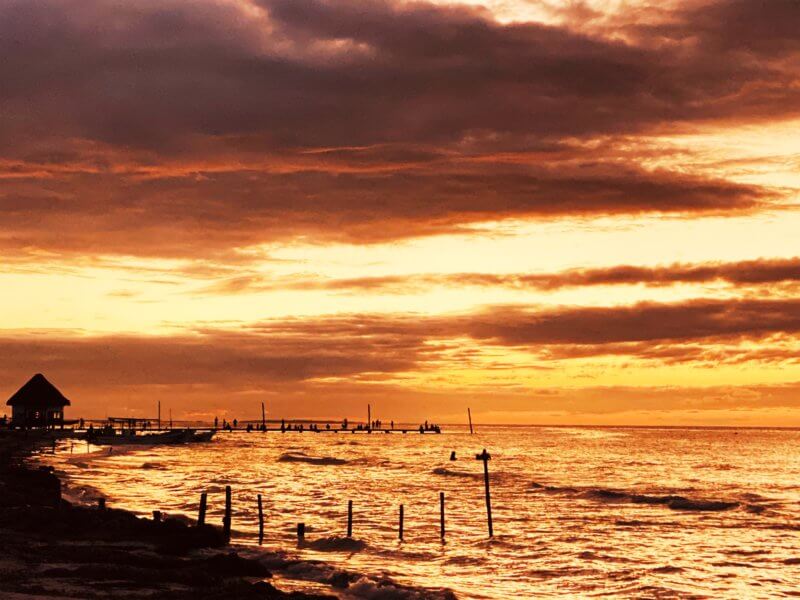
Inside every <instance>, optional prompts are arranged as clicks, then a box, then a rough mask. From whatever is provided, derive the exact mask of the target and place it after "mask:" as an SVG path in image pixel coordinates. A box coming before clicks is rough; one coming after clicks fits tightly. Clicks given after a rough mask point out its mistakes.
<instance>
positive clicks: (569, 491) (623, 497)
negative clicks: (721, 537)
mask: <svg viewBox="0 0 800 600" xmlns="http://www.w3.org/2000/svg"><path fill="white" fill-rule="evenodd" d="M532 487H533V489H534V490H538V491H542V492H546V493H553V494H563V495H568V496H574V497H577V498H585V499H589V500H597V501H598V502H608V503H614V502H618V503H628V504H647V505H660V506H666V507H667V508H669V509H672V510H684V511H712V512H713V511H724V510H731V509H733V508H738V507H739V506H741V504H740V503H739V502H734V501H726V500H704V499H697V498H687V497H685V496H676V495H672V494H668V495H665V496H650V495H647V494H636V493H633V492H626V491H621V490H613V489H608V488H573V487H555V486H547V485H542V484H539V483H535V482H534V483H533V484H532ZM748 506H749V505H748Z"/></svg>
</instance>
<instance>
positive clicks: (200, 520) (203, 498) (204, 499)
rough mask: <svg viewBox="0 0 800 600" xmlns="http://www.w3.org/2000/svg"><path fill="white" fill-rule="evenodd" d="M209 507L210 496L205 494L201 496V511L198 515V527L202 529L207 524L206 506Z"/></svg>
mask: <svg viewBox="0 0 800 600" xmlns="http://www.w3.org/2000/svg"><path fill="white" fill-rule="evenodd" d="M207 505H208V495H207V494H206V493H205V492H202V493H201V494H200V510H199V511H198V513H197V526H198V527H202V526H203V525H205V524H206V506H207Z"/></svg>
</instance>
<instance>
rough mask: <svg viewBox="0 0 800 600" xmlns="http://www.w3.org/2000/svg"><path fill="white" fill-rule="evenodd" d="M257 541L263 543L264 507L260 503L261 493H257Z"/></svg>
mask: <svg viewBox="0 0 800 600" xmlns="http://www.w3.org/2000/svg"><path fill="white" fill-rule="evenodd" d="M258 543H259V544H262V543H264V509H263V507H262V505H261V494H259V495H258Z"/></svg>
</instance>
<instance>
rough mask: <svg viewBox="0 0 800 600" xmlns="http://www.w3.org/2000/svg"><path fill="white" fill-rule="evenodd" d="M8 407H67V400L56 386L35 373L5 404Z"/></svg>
mask: <svg viewBox="0 0 800 600" xmlns="http://www.w3.org/2000/svg"><path fill="white" fill-rule="evenodd" d="M6 404H8V405H9V406H31V407H39V406H41V407H45V406H69V400H67V399H66V398H65V397H64V394H62V393H61V392H59V391H58V389H57V388H56V386H54V385H53V384H52V383H50V382H49V381H47V379H46V378H45V376H44V375H42V374H41V373H37V374H36V375H34V376H33V377H31V378H30V380H29V381H28V383H26V384H25V385H23V386H22V387H21V388H19V390H17V393H16V394H14V395H13V396H11V398H9V399H8V402H6Z"/></svg>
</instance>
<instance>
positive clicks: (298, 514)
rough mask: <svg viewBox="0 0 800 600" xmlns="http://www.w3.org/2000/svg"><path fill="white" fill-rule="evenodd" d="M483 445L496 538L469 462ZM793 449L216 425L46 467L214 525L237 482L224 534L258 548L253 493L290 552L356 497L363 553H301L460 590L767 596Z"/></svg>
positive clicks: (785, 434) (484, 432)
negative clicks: (443, 534) (246, 429)
mask: <svg viewBox="0 0 800 600" xmlns="http://www.w3.org/2000/svg"><path fill="white" fill-rule="evenodd" d="M484 447H486V448H487V449H488V450H489V452H490V453H491V454H492V460H491V461H490V463H489V464H490V472H491V485H492V502H493V512H494V521H495V522H494V527H495V534H496V536H495V538H494V539H493V540H491V541H489V540H488V539H487V526H486V511H485V504H484V490H483V478H482V464H481V463H480V462H479V461H476V460H475V459H474V457H475V454H476V453H477V452H479V451H480V450H481V449H482V448H484ZM799 447H800V432H798V431H776V430H736V431H734V430H700V429H611V428H554V427H547V428H544V427H543V428H537V427H484V428H481V430H480V431H479V432H478V433H477V434H476V435H472V436H470V435H469V433H468V431H465V430H464V429H462V428H459V427H449V428H447V429H446V431H445V433H444V434H442V435H425V436H420V435H419V434H407V435H402V434H393V435H383V434H377V433H375V434H372V435H365V434H344V433H340V434H331V433H321V434H313V433H309V432H305V433H302V434H299V433H286V434H280V433H274V432H269V433H266V434H263V433H257V432H253V433H250V434H246V433H233V434H222V433H221V434H218V436H217V437H216V438H215V439H214V441H213V442H211V443H208V444H196V445H188V446H162V447H152V448H142V449H135V450H130V451H122V450H120V451H117V449H115V451H114V452H113V453H111V454H110V455H109V454H108V453H106V452H103V451H102V450H101V451H99V452H94V453H92V454H88V455H80V454H77V453H76V454H75V455H72V456H71V455H70V454H69V452H68V451H66V452H61V453H60V454H58V455H56V456H54V457H49V458H48V460H50V461H52V462H54V463H56V464H57V465H58V467H59V468H60V469H63V470H64V471H66V472H67V473H68V474H69V476H70V478H71V480H72V482H73V484H74V485H76V486H82V485H88V486H92V487H93V488H96V489H98V490H100V491H102V492H103V493H105V494H107V495H108V496H109V498H111V499H112V500H110V501H109V502H110V504H113V505H114V506H119V507H123V508H128V509H131V510H133V511H135V512H137V513H140V514H142V515H150V514H151V512H152V511H153V510H154V509H159V510H162V511H165V512H167V513H182V514H186V515H188V516H190V517H192V518H194V517H195V516H196V511H197V504H198V500H199V496H200V492H201V491H204V490H205V491H207V492H208V494H209V512H208V521H209V522H212V523H220V522H221V519H222V508H223V502H224V488H225V485H231V486H232V487H233V506H234V518H233V528H234V541H235V542H237V543H242V544H248V545H255V544H257V529H258V526H257V508H256V494H259V493H260V494H262V495H263V499H264V511H265V519H266V523H265V535H266V537H265V547H267V548H291V549H294V548H295V547H296V538H295V528H296V524H297V523H298V522H300V521H302V522H305V524H306V531H307V539H308V540H315V539H318V538H321V537H326V536H344V535H345V533H346V519H347V501H348V500H352V501H353V503H354V527H353V529H354V537H356V538H358V539H360V540H363V541H365V542H366V543H367V547H366V549H365V550H363V551H361V552H355V553H348V552H343V551H341V552H340V551H329V552H317V551H314V550H311V549H302V550H297V553H298V555H300V556H302V557H306V558H315V559H321V560H325V561H327V562H330V563H334V564H338V565H341V566H346V567H347V568H349V569H351V570H356V571H362V572H366V573H371V574H380V573H385V574H387V575H389V576H391V577H392V578H394V579H396V580H399V581H401V582H405V583H410V584H415V585H424V586H432V587H448V588H450V589H452V590H454V591H455V592H456V593H457V595H458V596H459V597H460V598H508V597H511V596H514V595H516V596H523V597H530V596H536V597H542V596H558V595H565V594H572V595H595V594H597V595H599V594H615V595H617V594H618V595H626V596H648V597H651V596H658V595H670V594H672V595H675V594H677V595H687V594H699V595H712V596H717V597H718V596H727V597H772V596H774V597H777V596H782V595H785V594H791V593H795V592H796V591H797V585H796V584H797V581H800V565H797V564H794V563H795V562H797V559H798V558H800V527H799V526H798V520H799V519H800V452H798V448H799ZM451 450H455V451H456V453H457V456H458V457H459V460H458V461H456V462H451V461H449V460H448V459H449V456H450V452H451ZM287 457H290V458H287ZM342 461H344V462H342ZM440 491H443V492H445V495H446V513H447V523H446V526H447V542H446V544H442V543H441V541H440V539H439V492H440ZM401 503H402V504H404V506H405V541H404V542H402V543H401V542H399V541H398V540H397V520H398V506H399V504H401ZM714 503H723V504H714ZM724 503H730V504H724ZM712 509H713V510H712Z"/></svg>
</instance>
